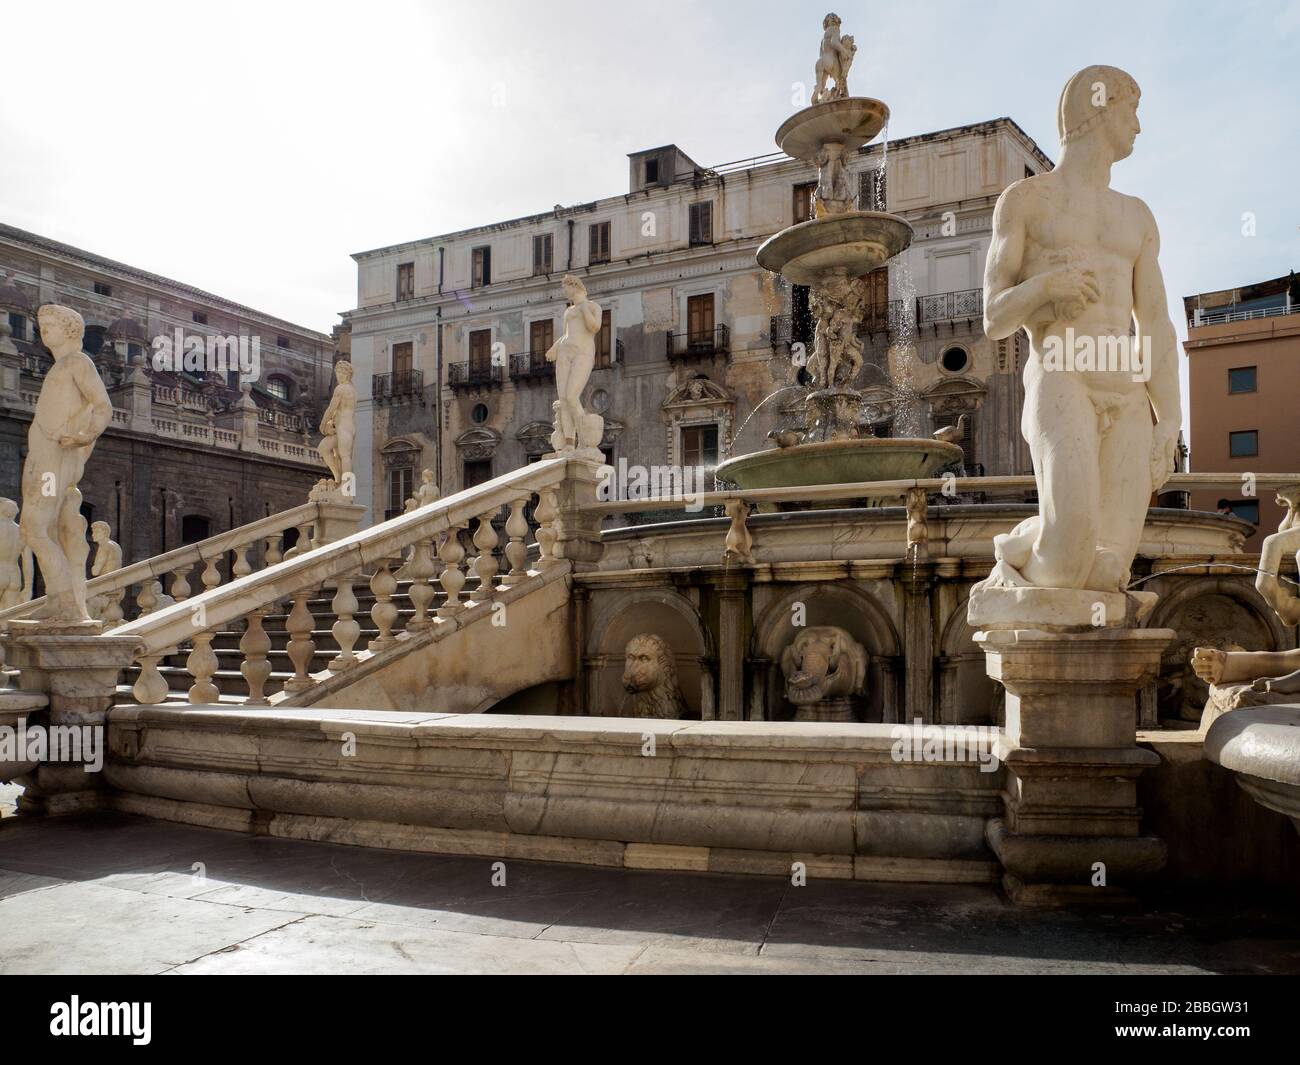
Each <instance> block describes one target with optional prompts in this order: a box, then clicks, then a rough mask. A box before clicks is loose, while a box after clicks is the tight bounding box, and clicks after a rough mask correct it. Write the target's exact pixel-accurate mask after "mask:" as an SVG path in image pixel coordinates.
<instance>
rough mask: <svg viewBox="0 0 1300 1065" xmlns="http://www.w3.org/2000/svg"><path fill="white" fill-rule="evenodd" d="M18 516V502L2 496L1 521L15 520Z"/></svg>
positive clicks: (0, 501) (0, 499)
mask: <svg viewBox="0 0 1300 1065" xmlns="http://www.w3.org/2000/svg"><path fill="white" fill-rule="evenodd" d="M17 516H18V504H17V503H15V502H14V501H13V500H12V499H5V498H3V497H0V521H13V520H14V518H15V517H17Z"/></svg>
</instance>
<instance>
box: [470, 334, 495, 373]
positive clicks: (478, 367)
mask: <svg viewBox="0 0 1300 1065" xmlns="http://www.w3.org/2000/svg"><path fill="white" fill-rule="evenodd" d="M491 367H492V330H491V329H475V330H474V331H473V332H472V333H470V335H469V372H470V373H482V374H485V373H487V372H488V371H489V370H490V369H491Z"/></svg>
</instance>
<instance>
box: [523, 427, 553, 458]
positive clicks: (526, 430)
mask: <svg viewBox="0 0 1300 1065" xmlns="http://www.w3.org/2000/svg"><path fill="white" fill-rule="evenodd" d="M554 431H555V427H554V426H553V425H552V424H551V423H550V422H529V423H528V424H527V425H525V426H524V427H523V428H522V429H520V430H519V432H517V433H515V439H516V440H518V441H519V446H520V447H522V448H523V449H524V454H525V455H527V456H528V458H529V459H530V460H536V459H539V458H541V457H542V456H543V455H545V454H548V453H549V452H550V450H551V433H552V432H554Z"/></svg>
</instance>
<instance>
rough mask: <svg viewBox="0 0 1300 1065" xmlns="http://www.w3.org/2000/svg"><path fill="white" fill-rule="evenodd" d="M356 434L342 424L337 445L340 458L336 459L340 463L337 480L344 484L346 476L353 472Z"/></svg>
mask: <svg viewBox="0 0 1300 1065" xmlns="http://www.w3.org/2000/svg"><path fill="white" fill-rule="evenodd" d="M354 436H355V434H354V433H353V432H352V430H350V429H344V428H342V427H341V426H340V427H339V430H338V443H337V445H336V447H337V448H338V458H337V459H336V460H335V461H336V462H337V463H338V468H339V476H338V477H337V480H338V482H339V483H340V484H342V483H343V480H344V478H346V477H347V476H348V474H350V473H351V472H352V445H353V439H354Z"/></svg>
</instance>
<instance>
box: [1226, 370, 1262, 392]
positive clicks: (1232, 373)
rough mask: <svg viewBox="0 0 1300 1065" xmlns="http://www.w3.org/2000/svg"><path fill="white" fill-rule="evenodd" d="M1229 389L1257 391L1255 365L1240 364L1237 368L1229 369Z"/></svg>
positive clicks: (1230, 390) (1232, 390)
mask: <svg viewBox="0 0 1300 1065" xmlns="http://www.w3.org/2000/svg"><path fill="white" fill-rule="evenodd" d="M1228 391H1229V392H1234V393H1235V392H1254V391H1256V382H1255V367H1254V366H1239V367H1238V368H1237V369H1235V370H1229V371H1228Z"/></svg>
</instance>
